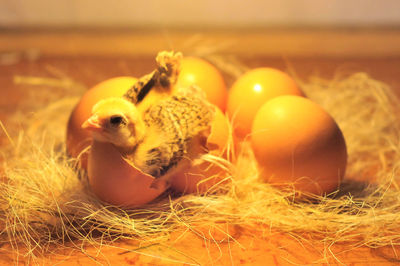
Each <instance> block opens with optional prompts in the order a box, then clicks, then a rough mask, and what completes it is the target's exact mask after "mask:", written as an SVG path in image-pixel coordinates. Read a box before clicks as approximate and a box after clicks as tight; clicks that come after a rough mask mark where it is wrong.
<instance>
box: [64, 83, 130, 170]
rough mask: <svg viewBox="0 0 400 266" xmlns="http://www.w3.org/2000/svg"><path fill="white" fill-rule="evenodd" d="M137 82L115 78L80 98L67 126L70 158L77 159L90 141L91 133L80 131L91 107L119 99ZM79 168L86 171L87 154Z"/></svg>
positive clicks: (82, 158) (84, 155)
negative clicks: (109, 98) (111, 98)
mask: <svg viewBox="0 0 400 266" xmlns="http://www.w3.org/2000/svg"><path fill="white" fill-rule="evenodd" d="M136 81H137V79H136V78H133V77H116V78H111V79H108V80H105V81H103V82H101V83H99V84H97V85H96V86H94V87H93V88H91V89H90V90H88V91H87V92H85V94H84V95H83V96H82V98H81V99H80V101H79V102H78V104H77V105H76V106H75V108H74V110H73V111H72V113H71V115H70V117H69V120H68V126H67V152H68V154H69V155H70V156H72V157H74V158H77V157H78V156H79V154H80V153H81V152H82V151H83V150H84V149H86V148H87V147H88V146H89V145H90V143H91V140H92V136H91V133H90V132H89V131H87V130H84V129H82V127H81V126H82V123H83V122H84V121H86V120H87V119H88V118H89V117H90V115H91V113H92V107H93V105H95V104H96V103H97V102H98V101H100V100H102V99H105V98H108V97H121V96H122V95H124V93H125V92H126V91H127V90H128V89H130V88H131V87H132V86H133V84H135V82H136ZM80 162H81V167H82V168H83V169H86V166H87V154H86V153H85V154H82V155H81V157H80Z"/></svg>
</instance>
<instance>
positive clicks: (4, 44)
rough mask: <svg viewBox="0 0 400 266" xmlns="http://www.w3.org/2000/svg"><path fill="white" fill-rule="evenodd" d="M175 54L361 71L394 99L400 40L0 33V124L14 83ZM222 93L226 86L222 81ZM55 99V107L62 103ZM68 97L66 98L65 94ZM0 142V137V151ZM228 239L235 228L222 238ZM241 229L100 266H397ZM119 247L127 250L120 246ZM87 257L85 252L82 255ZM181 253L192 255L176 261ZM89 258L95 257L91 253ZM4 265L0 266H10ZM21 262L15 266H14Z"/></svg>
mask: <svg viewBox="0 0 400 266" xmlns="http://www.w3.org/2000/svg"><path fill="white" fill-rule="evenodd" d="M171 48H173V49H176V50H182V51H184V52H185V53H186V54H203V55H204V54H210V53H216V54H219V55H223V56H225V57H226V58H232V56H235V57H236V58H237V59H238V60H239V61H240V62H242V63H243V64H244V65H246V66H247V67H249V68H253V67H260V66H269V67H276V68H279V69H282V70H289V71H291V72H292V73H295V74H296V75H297V76H298V77H299V78H301V79H304V80H306V79H307V78H309V77H310V76H313V75H318V76H322V77H326V78H332V77H333V76H335V75H336V74H337V73H341V74H346V73H348V74H350V73H353V72H358V71H363V72H366V73H368V74H369V75H370V76H372V77H373V78H376V79H379V80H381V81H384V82H386V83H388V84H389V85H390V86H391V87H392V88H393V90H394V91H396V93H398V94H399V95H400V30H396V29H325V30H324V29H314V30H305V29H290V30H289V29H265V30H261V29H259V30H252V31H232V30H229V31H223V30H219V31H201V30H192V31H190V30H185V31H154V30H135V31H129V30H124V31H115V32H114V31H111V30H107V31H82V30H81V31H78V32H75V31H71V30H62V31H56V30H53V31H45V30H41V31H33V30H30V31H24V30H3V31H0V120H1V121H2V122H3V123H4V124H7V117H8V116H9V115H10V114H12V113H14V112H15V111H16V110H17V109H18V108H20V106H19V104H20V103H21V102H22V100H23V98H24V96H25V95H26V91H24V89H25V88H24V87H23V86H21V84H18V77H21V76H24V77H27V76H29V77H47V78H57V79H60V78H63V77H68V78H70V79H73V80H74V81H76V82H78V83H80V84H82V85H84V86H86V87H88V88H89V87H91V86H93V85H94V84H96V83H98V82H100V81H102V80H105V79H107V78H110V77H115V76H123V75H129V76H136V77H137V76H141V75H143V74H146V73H148V72H149V71H151V70H152V68H153V66H154V62H153V58H154V55H155V54H156V53H157V51H159V50H165V49H171ZM227 81H228V83H231V82H232V81H233V79H232V78H229V77H228V79H227ZM62 93H63V92H61V93H60V97H62ZM64 93H66V92H64ZM5 143H7V139H6V137H5V135H4V133H3V132H2V131H1V130H0V146H1V145H5ZM229 230H230V232H232V233H234V232H236V230H239V229H238V228H236V227H232V228H229ZM262 231H263V230H259V231H258V230H254V229H251V230H250V229H246V228H241V229H240V234H238V238H237V240H238V242H239V243H240V245H238V244H236V243H228V242H222V244H220V245H219V246H217V245H214V244H210V245H209V246H207V247H205V246H204V245H205V242H204V240H201V239H199V238H198V237H197V236H196V235H194V234H188V235H186V236H185V237H184V238H182V239H179V241H174V239H175V240H176V239H178V237H179V232H177V233H176V235H174V236H173V237H172V239H171V243H172V246H173V247H174V250H169V253H170V256H169V257H170V260H165V259H160V258H157V257H158V256H157V252H159V251H160V249H163V252H167V253H168V251H167V250H166V248H165V247H154V246H153V247H149V248H147V249H144V250H143V252H142V253H122V252H121V251H120V250H118V249H117V248H104V250H102V251H103V254H104V256H101V257H100V258H99V262H100V263H108V262H109V263H111V264H112V265H114V264H115V265H119V264H125V265H136V264H137V265H154V264H165V265H175V264H178V265H182V264H183V263H182V261H186V262H188V263H192V264H202V265H211V263H212V262H214V265H241V264H242V265H274V264H275V265H286V264H288V263H297V264H309V263H312V262H315V261H316V260H318V259H321V258H324V257H326V258H327V261H328V262H330V263H332V264H335V263H336V262H337V261H341V262H343V263H345V264H348V265H377V264H379V265H383V264H385V265H387V264H391V263H393V264H394V263H396V259H398V257H397V254H399V252H400V249H396V251H397V254H396V251H395V250H394V249H392V248H391V247H390V248H382V249H369V248H358V249H355V250H349V248H348V247H346V246H342V247H340V246H339V247H335V250H332V254H335V256H336V258H335V257H334V256H333V255H332V254H322V253H321V252H322V250H323V246H322V244H321V246H308V245H307V244H303V245H300V244H299V243H298V242H297V241H296V240H294V239H293V238H291V237H290V236H288V235H284V234H280V233H275V232H271V233H268V234H261V232H262ZM119 245H120V246H121V247H129V245H130V243H126V242H120V244H119ZM89 250H90V249H89ZM179 251H185V252H186V253H189V254H192V255H193V258H190V259H188V258H183V257H182V256H181V254H180V253H179ZM90 252H93V254H95V253H96V250H95V249H94V248H93V249H92V250H91V251H90ZM12 258H13V256H12V254H9V258H7V257H5V256H3V257H2V258H1V260H0V262H2V263H4V264H8V263H12ZM20 260H21V261H23V258H20ZM43 263H44V264H54V263H60V264H61V265H70V264H71V263H72V264H81V265H87V264H95V263H94V261H93V260H91V259H90V258H89V257H87V256H86V255H84V254H80V253H74V254H72V255H65V256H57V257H54V256H53V257H50V258H48V259H44V260H43Z"/></svg>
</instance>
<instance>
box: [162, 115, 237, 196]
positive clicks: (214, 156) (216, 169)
mask: <svg viewBox="0 0 400 266" xmlns="http://www.w3.org/2000/svg"><path fill="white" fill-rule="evenodd" d="M231 136H232V134H231V130H230V124H229V120H228V118H227V117H226V116H225V115H224V114H223V113H222V112H221V111H220V110H219V109H218V108H216V113H215V116H214V119H213V121H212V124H211V132H210V135H209V136H208V137H207V141H206V144H205V147H206V150H208V153H207V154H204V152H203V153H202V152H201V151H202V150H204V149H203V147H194V149H196V150H197V152H198V153H199V156H198V158H197V159H194V160H192V161H191V162H190V163H189V164H188V165H187V166H186V167H185V168H184V169H182V170H181V171H179V172H178V173H176V174H175V175H173V176H172V177H171V179H170V182H171V187H172V189H174V190H175V191H177V192H180V193H183V194H185V193H198V194H201V193H205V192H207V191H209V190H210V189H211V188H213V187H214V186H218V184H220V183H223V182H225V180H226V179H227V177H228V176H229V169H228V167H227V164H226V162H227V161H226V159H227V155H228V146H229V141H230V139H231ZM195 152H196V151H195ZM206 158H208V159H206Z"/></svg>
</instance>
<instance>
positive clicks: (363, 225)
mask: <svg viewBox="0 0 400 266" xmlns="http://www.w3.org/2000/svg"><path fill="white" fill-rule="evenodd" d="M16 81H17V82H20V83H25V86H27V88H29V84H30V82H33V81H32V80H29V79H28V80H26V79H25V80H24V78H23V77H19V78H17V79H16ZM35 82H37V80H36V81H35ZM41 82H43V83H46V82H47V83H46V85H47V86H50V87H52V91H54V90H55V91H57V90H56V88H57V87H60V88H62V87H63V86H64V88H65V86H67V87H68V88H75V90H71V89H69V90H68V91H69V92H68V93H67V94H69V96H70V97H64V98H62V99H60V97H59V96H57V93H55V92H53V93H50V94H49V91H46V92H44V93H43V95H42V94H40V93H38V92H35V94H32V95H31V96H29V97H27V101H26V102H25V105H23V106H25V109H21V110H20V111H19V112H18V113H16V114H15V115H14V117H12V118H10V120H9V123H8V124H7V128H4V126H3V125H2V124H1V125H2V127H3V129H2V130H3V132H7V133H8V136H9V145H7V146H6V147H5V148H3V150H2V156H3V158H4V159H3V168H4V174H2V176H3V178H2V182H1V183H0V206H1V209H0V217H1V218H0V221H1V234H0V241H2V243H3V244H7V245H11V246H12V247H13V249H14V250H15V251H17V252H18V251H19V252H20V254H21V255H24V256H28V257H29V258H30V259H34V258H35V257H36V256H40V255H42V254H46V253H48V252H50V251H52V252H56V251H55V250H57V247H63V248H65V246H68V247H69V248H72V249H82V250H83V249H84V246H85V245H84V244H85V243H86V244H90V245H95V246H96V245H99V246H101V245H112V244H113V243H114V241H116V240H119V239H134V240H138V243H142V244H143V243H150V242H151V243H154V242H163V241H166V240H167V239H168V236H169V235H170V233H171V232H173V231H174V230H177V229H190V228H191V226H192V225H194V224H201V225H204V226H213V225H215V224H217V223H219V222H227V223H229V224H233V225H239V226H248V227H252V226H254V227H257V228H265V230H270V229H272V230H276V231H279V232H284V233H290V234H291V235H294V236H296V235H298V236H300V235H304V233H309V234H310V235H312V236H313V237H312V238H313V239H314V240H318V241H323V242H324V243H326V246H327V247H328V246H329V245H330V244H333V243H343V242H345V243H347V244H349V245H351V246H353V247H357V246H368V247H381V246H388V245H392V246H397V245H400V230H399V229H400V216H399V215H398V213H399V212H400V192H399V187H398V179H399V173H398V169H399V162H400V150H399V147H400V146H399V134H400V120H399V119H398V115H399V106H400V105H399V104H398V102H397V98H396V97H395V96H394V95H392V92H391V90H390V88H389V87H388V86H387V85H386V84H384V83H382V82H380V81H377V80H374V79H372V78H371V77H369V76H368V75H367V74H365V73H355V74H353V75H350V76H346V77H343V76H342V77H341V76H337V77H335V78H333V79H332V80H323V79H320V78H311V79H310V80H309V81H307V82H301V81H299V83H300V85H301V87H302V89H303V90H304V91H305V92H306V94H307V96H308V97H310V98H311V99H312V100H314V101H315V102H317V103H319V104H321V105H322V106H323V107H324V108H325V109H326V110H327V111H328V112H329V113H330V114H331V115H332V116H333V117H334V118H335V119H336V121H337V122H338V124H339V126H340V128H341V129H342V131H343V133H344V136H345V139H346V142H347V145H348V154H349V161H348V168H347V174H346V178H345V180H344V182H343V184H342V186H341V188H340V189H339V190H338V191H336V192H335V193H332V194H331V195H327V196H324V197H319V198H316V199H314V200H310V201H296V200H293V197H292V196H293V195H292V194H290V192H285V193H283V192H281V191H279V190H276V189H274V188H272V187H271V186H269V185H268V184H265V183H261V182H259V181H258V170H257V166H256V162H255V160H254V158H253V157H252V154H251V151H250V149H244V150H247V151H248V152H246V153H241V154H236V156H237V158H238V160H237V163H236V164H235V165H232V164H231V165H229V167H230V171H231V173H232V175H231V177H230V178H231V179H232V182H228V183H227V184H226V185H224V186H225V187H223V188H222V189H221V188H219V189H215V190H211V191H209V192H208V193H206V194H205V195H200V196H199V195H185V196H181V197H178V196H175V195H173V194H170V193H165V194H163V195H162V196H161V197H160V198H159V199H157V200H156V201H154V202H152V203H150V204H148V205H146V206H142V207H140V208H136V209H130V210H123V209H119V208H117V207H114V206H109V205H106V204H103V203H102V202H100V201H99V200H97V199H96V197H95V196H94V195H92V194H91V192H90V189H89V188H88V186H87V183H86V182H84V180H85V179H84V178H81V179H79V178H78V176H84V173H79V172H78V171H77V170H76V169H75V168H74V163H75V162H74V160H73V159H71V158H68V157H67V156H66V155H65V147H64V140H65V136H64V133H65V130H64V128H65V126H66V121H67V119H68V115H69V113H70V111H71V110H72V108H73V106H74V105H75V104H76V103H77V101H78V99H79V97H78V95H79V94H81V93H83V91H84V88H82V86H76V84H74V83H68V82H65V80H64V81H60V83H57V82H55V81H54V80H51V81H50V83H51V84H50V85H49V84H48V83H49V80H48V79H47V80H46V79H43V80H42V81H41ZM53 83H54V84H53ZM39 84H40V82H39ZM60 90H61V89H60ZM63 93H64V94H65V92H63ZM54 95H56V96H54ZM32 97H36V98H35V99H33V98H32ZM49 97H50V98H51V97H52V98H53V99H49ZM45 102H46V103H49V102H51V104H48V105H47V104H46V105H45V104H44V103H45ZM32 103H37V104H36V106H33V104H32ZM32 110H34V113H33V114H32V113H31V112H28V111H32ZM81 180H83V181H81ZM370 180H373V182H370ZM74 243H80V244H74ZM82 243H83V244H82Z"/></svg>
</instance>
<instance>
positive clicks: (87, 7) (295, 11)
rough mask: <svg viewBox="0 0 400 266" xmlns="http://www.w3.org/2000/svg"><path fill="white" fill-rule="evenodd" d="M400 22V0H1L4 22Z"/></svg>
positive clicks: (207, 24)
mask: <svg viewBox="0 0 400 266" xmlns="http://www.w3.org/2000/svg"><path fill="white" fill-rule="evenodd" d="M310 25H311V26H399V25H400V0H336V1H334V0H325V1H324V0H279V1H272V0H199V1H197V0H114V1H109V0H0V27H3V28H14V27H137V28H140V27H178V28H185V27H207V28H213V27H266V26H267V27H270V26H310Z"/></svg>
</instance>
